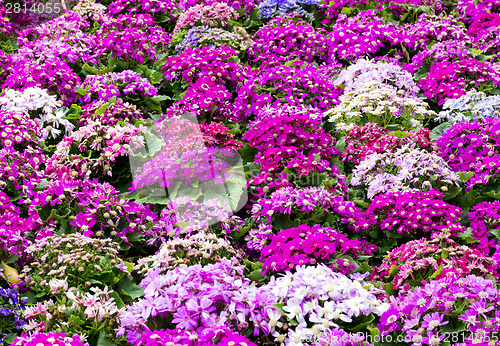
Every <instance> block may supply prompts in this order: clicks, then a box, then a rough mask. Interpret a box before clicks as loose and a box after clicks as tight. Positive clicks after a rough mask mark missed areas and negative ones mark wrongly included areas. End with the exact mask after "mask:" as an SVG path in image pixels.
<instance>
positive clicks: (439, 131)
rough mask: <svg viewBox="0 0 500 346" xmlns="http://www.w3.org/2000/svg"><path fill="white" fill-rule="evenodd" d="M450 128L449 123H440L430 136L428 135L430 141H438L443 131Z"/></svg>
mask: <svg viewBox="0 0 500 346" xmlns="http://www.w3.org/2000/svg"><path fill="white" fill-rule="evenodd" d="M448 126H450V123H442V124H440V125H438V126H436V127H435V128H434V129H433V130H432V132H431V134H430V135H429V137H430V139H431V140H433V141H437V140H438V139H439V137H441V135H442V134H443V133H444V131H445V130H446V128H447V127H448Z"/></svg>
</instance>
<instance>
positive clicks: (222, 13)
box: [174, 2, 238, 33]
mask: <svg viewBox="0 0 500 346" xmlns="http://www.w3.org/2000/svg"><path fill="white" fill-rule="evenodd" d="M236 19H238V13H236V11H235V10H234V8H233V7H231V6H229V5H228V4H226V3H224V2H214V3H212V4H210V5H203V4H199V5H195V6H193V7H190V8H189V9H187V10H186V11H184V12H183V13H181V15H180V16H179V18H178V20H177V23H176V25H175V29H174V33H176V32H178V31H180V30H182V29H187V28H190V27H193V26H200V25H207V26H209V27H218V26H219V27H225V26H226V25H227V24H228V23H229V22H230V21H233V20H236Z"/></svg>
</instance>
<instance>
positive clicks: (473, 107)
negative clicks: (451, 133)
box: [435, 89, 500, 125]
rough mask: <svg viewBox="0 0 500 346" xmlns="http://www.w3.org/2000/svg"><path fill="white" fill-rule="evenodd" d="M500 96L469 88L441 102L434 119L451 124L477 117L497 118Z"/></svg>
mask: <svg viewBox="0 0 500 346" xmlns="http://www.w3.org/2000/svg"><path fill="white" fill-rule="evenodd" d="M499 111H500V96H498V95H492V96H486V94H485V93H484V92H482V91H479V92H478V91H477V90H475V89H471V90H470V91H468V92H467V93H466V94H465V95H462V96H460V97H459V98H457V99H448V100H446V101H445V103H444V104H443V110H442V111H441V112H439V114H438V116H437V117H436V119H435V120H436V121H447V122H449V123H451V125H455V124H458V123H463V122H470V121H471V120H475V119H478V118H498V117H499V115H500V113H499Z"/></svg>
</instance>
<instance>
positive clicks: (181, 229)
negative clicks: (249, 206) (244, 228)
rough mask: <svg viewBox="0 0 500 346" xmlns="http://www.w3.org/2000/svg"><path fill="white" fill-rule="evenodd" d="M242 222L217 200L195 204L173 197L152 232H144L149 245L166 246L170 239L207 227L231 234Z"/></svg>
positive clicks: (189, 234)
mask: <svg viewBox="0 0 500 346" xmlns="http://www.w3.org/2000/svg"><path fill="white" fill-rule="evenodd" d="M235 225H240V226H241V221H240V220H239V219H238V218H237V217H235V216H232V215H231V213H229V212H228V211H227V209H226V207H225V206H224V205H222V204H221V201H220V200H219V199H216V198H213V199H206V200H204V201H203V202H197V201H194V200H192V199H191V198H189V197H176V198H173V199H172V201H171V202H170V203H168V204H167V205H166V208H165V209H163V210H162V211H161V213H160V217H159V219H158V221H157V222H155V223H154V224H153V226H152V229H148V230H147V232H146V233H147V235H148V237H149V239H148V241H147V243H148V244H157V243H165V242H167V241H168V240H169V239H171V238H173V237H179V236H181V235H186V236H192V235H194V234H196V233H198V232H200V231H202V230H206V229H207V228H209V227H210V226H212V227H216V228H218V227H220V228H221V231H222V232H223V233H230V232H231V231H232V227H233V226H235Z"/></svg>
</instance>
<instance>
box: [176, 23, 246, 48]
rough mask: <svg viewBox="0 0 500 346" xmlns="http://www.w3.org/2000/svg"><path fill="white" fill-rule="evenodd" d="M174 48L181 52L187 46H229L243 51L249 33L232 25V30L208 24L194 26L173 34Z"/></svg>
mask: <svg viewBox="0 0 500 346" xmlns="http://www.w3.org/2000/svg"><path fill="white" fill-rule="evenodd" d="M180 38H182V41H181V42H180V43H178V44H177V45H176V46H175V50H177V51H179V52H182V51H184V50H185V49H186V48H187V47H206V46H209V47H223V46H226V47H230V48H233V49H234V50H235V51H236V52H237V53H239V52H243V51H245V50H246V49H247V48H248V47H249V46H250V44H251V42H252V40H251V39H250V35H248V33H247V32H246V30H245V29H243V28H241V27H236V26H235V27H233V30H232V31H228V30H224V29H220V28H210V27H208V26H195V27H192V28H191V29H189V30H188V31H187V32H184V31H181V32H180V33H179V34H178V37H176V36H174V42H172V44H174V43H175V42H178V40H180Z"/></svg>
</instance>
